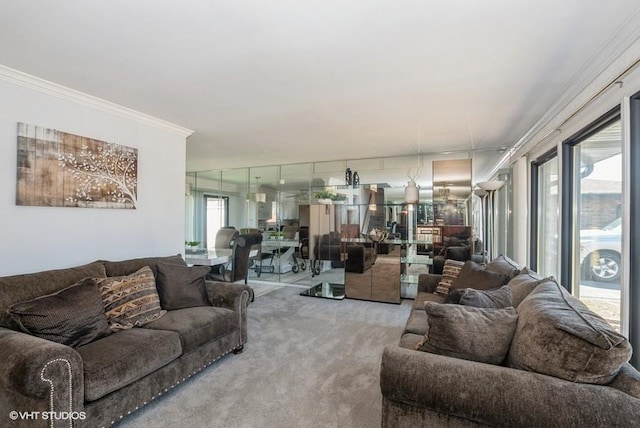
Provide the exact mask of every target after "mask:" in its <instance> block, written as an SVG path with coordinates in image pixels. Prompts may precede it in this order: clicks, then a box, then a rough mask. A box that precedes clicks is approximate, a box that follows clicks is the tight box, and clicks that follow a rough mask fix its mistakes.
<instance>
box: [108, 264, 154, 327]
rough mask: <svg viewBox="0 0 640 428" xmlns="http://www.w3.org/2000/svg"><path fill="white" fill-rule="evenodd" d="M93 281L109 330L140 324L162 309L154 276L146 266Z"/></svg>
mask: <svg viewBox="0 0 640 428" xmlns="http://www.w3.org/2000/svg"><path fill="white" fill-rule="evenodd" d="M97 283H98V287H99V289H100V294H101V295H102V301H103V304H104V310H105V314H106V316H107V321H109V326H110V328H111V330H112V331H118V330H124V329H128V328H131V327H136V326H138V327H139V326H142V325H144V324H146V323H148V322H150V321H153V320H155V319H158V318H160V317H161V316H162V315H164V313H165V312H166V311H164V310H162V309H161V308H160V298H159V297H158V291H157V289H156V280H155V278H154V277H153V273H152V272H151V268H150V267H149V266H144V267H142V268H141V269H140V270H138V271H136V272H134V273H132V274H131V275H125V276H114V277H107V278H98V279H97Z"/></svg>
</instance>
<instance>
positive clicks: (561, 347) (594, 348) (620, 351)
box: [507, 280, 632, 385]
mask: <svg viewBox="0 0 640 428" xmlns="http://www.w3.org/2000/svg"><path fill="white" fill-rule="evenodd" d="M518 315H519V319H518V327H517V330H516V333H515V335H514V337H513V342H512V344H511V349H510V350H509V356H508V359H507V363H508V365H509V366H510V367H514V368H517V369H521V370H528V371H533V372H537V373H542V374H546V375H549V376H555V377H559V378H561V379H566V380H568V381H571V382H582V383H594V384H601V385H604V384H608V383H609V382H611V381H612V380H613V379H614V378H615V377H616V375H617V374H618V372H619V371H620V368H621V367H622V366H623V365H624V364H625V363H627V362H628V361H629V358H631V352H632V349H631V345H630V344H629V341H628V340H627V339H626V338H625V337H624V336H622V335H621V334H620V333H618V332H617V331H615V329H614V328H613V327H612V326H611V325H609V324H608V323H607V322H606V321H605V320H604V319H602V317H600V316H599V315H597V314H595V313H594V312H592V311H591V310H589V309H588V308H587V307H586V306H585V304H584V303H582V302H581V301H580V300H578V299H576V298H575V297H573V296H572V295H570V294H569V292H568V291H566V290H565V289H564V288H563V287H562V286H560V285H559V284H558V283H557V282H555V281H551V280H546V281H545V282H543V283H542V284H539V285H538V286H537V287H536V288H535V290H533V291H532V292H531V294H529V296H527V298H526V299H524V300H523V301H522V303H520V306H518Z"/></svg>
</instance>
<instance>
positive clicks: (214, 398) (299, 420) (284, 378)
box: [119, 286, 411, 428]
mask: <svg viewBox="0 0 640 428" xmlns="http://www.w3.org/2000/svg"><path fill="white" fill-rule="evenodd" d="M300 291H301V289H300V288H297V287H286V286H285V287H282V288H278V289H273V290H269V292H268V293H267V294H263V295H261V296H259V297H258V298H257V299H256V301H255V302H253V303H252V304H251V305H250V306H249V324H248V328H249V340H248V343H247V344H246V345H245V349H244V352H243V353H242V354H240V355H229V356H227V357H225V358H223V359H222V360H220V361H219V362H218V363H216V364H214V365H212V366H211V367H209V368H207V369H206V370H204V371H203V372H201V373H200V374H199V375H197V376H195V377H194V378H192V379H191V381H189V382H187V383H185V384H184V385H181V386H180V387H177V388H176V389H174V390H173V391H172V392H171V393H169V394H167V395H166V396H165V397H164V398H162V399H161V400H159V401H157V402H154V403H153V404H151V405H149V406H147V407H145V408H144V409H142V410H140V411H138V412H137V413H135V414H134V415H132V416H131V417H129V418H128V419H126V420H125V421H123V423H122V424H120V425H119V426H120V427H127V428H130V427H131V428H138V427H140V428H142V427H145V428H146V427H150V426H153V427H158V428H161V427H181V428H191V427H198V428H199V427H224V428H234V427H251V428H254V427H256V428H257V427H279V428H286V427H291V428H305V427H322V428H327V427H341V428H343V427H344V428H347V427H354V428H366V427H379V426H380V412H381V400H382V396H381V394H380V386H379V370H380V356H381V353H382V349H383V348H384V347H385V346H387V345H395V344H397V343H398V341H399V339H400V334H401V332H402V328H403V327H404V324H405V322H406V320H407V318H408V316H409V311H410V305H411V301H404V302H403V303H402V304H401V305H392V304H384V303H375V302H364V301H357V300H349V299H345V300H342V301H331V300H326V299H320V298H314V297H303V296H300V295H299V293H300Z"/></svg>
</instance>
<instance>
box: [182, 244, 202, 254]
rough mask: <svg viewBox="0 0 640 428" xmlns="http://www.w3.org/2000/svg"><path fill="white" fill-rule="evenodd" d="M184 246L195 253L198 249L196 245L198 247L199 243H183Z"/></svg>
mask: <svg viewBox="0 0 640 428" xmlns="http://www.w3.org/2000/svg"><path fill="white" fill-rule="evenodd" d="M184 245H186V247H187V250H189V251H192V252H195V251H196V250H197V249H198V245H200V241H184Z"/></svg>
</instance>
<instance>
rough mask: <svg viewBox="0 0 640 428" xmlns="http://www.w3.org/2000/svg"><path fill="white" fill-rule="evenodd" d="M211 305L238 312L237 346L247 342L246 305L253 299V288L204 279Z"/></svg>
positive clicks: (240, 346)
mask: <svg viewBox="0 0 640 428" xmlns="http://www.w3.org/2000/svg"><path fill="white" fill-rule="evenodd" d="M205 285H206V287H207V296H208V297H209V303H211V306H217V307H221V308H226V309H231V310H233V311H236V312H237V313H238V323H239V328H240V335H239V338H238V347H239V348H242V345H244V344H245V343H247V306H248V305H249V301H253V298H254V297H253V289H252V288H251V287H249V286H248V285H245V284H236V283H230V282H218V281H205Z"/></svg>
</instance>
